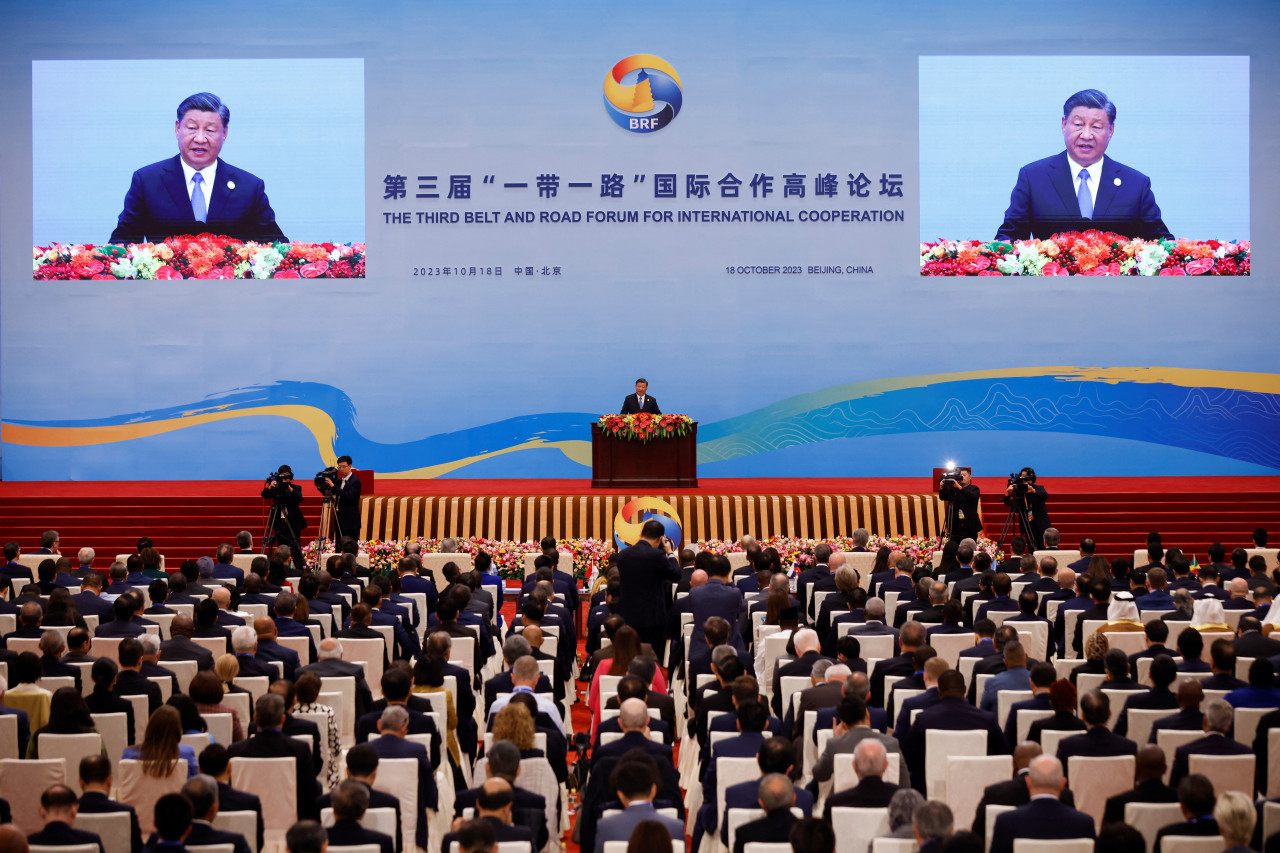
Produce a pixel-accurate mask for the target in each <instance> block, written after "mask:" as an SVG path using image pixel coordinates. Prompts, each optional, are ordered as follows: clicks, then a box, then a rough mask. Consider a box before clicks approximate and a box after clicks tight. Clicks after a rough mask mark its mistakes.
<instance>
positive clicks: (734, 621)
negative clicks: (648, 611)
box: [623, 580, 747, 651]
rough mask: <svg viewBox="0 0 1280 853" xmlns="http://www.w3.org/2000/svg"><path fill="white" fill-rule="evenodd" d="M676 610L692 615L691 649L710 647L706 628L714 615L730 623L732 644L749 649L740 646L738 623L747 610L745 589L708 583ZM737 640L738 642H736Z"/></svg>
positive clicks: (714, 582) (685, 599) (691, 593)
mask: <svg viewBox="0 0 1280 853" xmlns="http://www.w3.org/2000/svg"><path fill="white" fill-rule="evenodd" d="M623 594H624V595H625V594H626V593H625V592H624V593H623ZM676 607H677V609H679V610H682V611H683V612H687V613H692V614H693V635H692V636H691V637H690V638H689V645H690V646H691V647H692V648H695V649H696V648H699V647H700V646H705V645H706V644H707V635H706V634H705V633H704V632H703V625H705V624H706V621H707V620H708V619H710V618H711V617H712V616H719V617H721V618H722V619H724V620H725V621H726V622H728V623H729V631H730V637H731V639H730V642H731V643H732V644H733V645H734V647H736V648H738V650H739V651H746V646H744V645H741V643H742V640H741V637H740V636H739V623H740V620H741V617H742V614H743V613H745V612H746V609H747V604H746V599H744V598H743V597H742V590H740V589H738V588H737V587H734V586H731V585H729V584H725V583H720V582H719V581H715V580H709V581H707V582H706V583H705V584H703V585H702V586H700V587H698V588H697V589H695V590H691V591H690V592H689V594H688V595H687V596H686V597H685V598H683V599H682V600H681V601H679V602H678V603H677V604H676ZM734 640H737V642H733V641H734Z"/></svg>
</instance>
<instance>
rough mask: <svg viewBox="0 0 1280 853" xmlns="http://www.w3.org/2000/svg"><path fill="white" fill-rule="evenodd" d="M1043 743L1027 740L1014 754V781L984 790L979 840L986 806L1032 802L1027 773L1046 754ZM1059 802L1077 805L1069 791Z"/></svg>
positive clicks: (983, 836) (979, 812) (975, 827)
mask: <svg viewBox="0 0 1280 853" xmlns="http://www.w3.org/2000/svg"><path fill="white" fill-rule="evenodd" d="M1043 754H1044V753H1043V751H1042V750H1041V748H1040V744H1038V743H1033V742H1031V741H1026V742H1024V743H1020V744H1018V746H1017V748H1016V749H1014V751H1013V778H1012V779H1006V780H1005V781H1003V782H996V783H994V784H992V785H988V786H987V787H986V788H984V789H983V791H982V799H981V800H979V801H978V808H977V811H976V812H975V817H974V819H973V831H974V834H975V835H976V836H977V837H978V839H979V840H980V841H983V840H985V839H986V834H987V806H1014V807H1017V806H1025V805H1026V804H1027V803H1029V802H1031V791H1030V789H1029V788H1028V787H1027V774H1028V773H1029V772H1030V766H1031V761H1032V760H1033V759H1035V758H1038V757H1039V756H1041V755H1043ZM1058 799H1060V800H1061V801H1062V804H1063V805H1065V806H1074V805H1075V798H1074V797H1073V796H1072V794H1071V791H1070V790H1069V789H1068V788H1065V787H1064V788H1063V789H1062V793H1061V794H1060V795H1059V797H1058Z"/></svg>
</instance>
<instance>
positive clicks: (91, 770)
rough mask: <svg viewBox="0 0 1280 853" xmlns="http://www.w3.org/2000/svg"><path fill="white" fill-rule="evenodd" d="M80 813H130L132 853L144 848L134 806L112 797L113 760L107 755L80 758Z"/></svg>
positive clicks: (130, 845)
mask: <svg viewBox="0 0 1280 853" xmlns="http://www.w3.org/2000/svg"><path fill="white" fill-rule="evenodd" d="M80 790H81V791H83V792H84V793H83V794H81V795H80V811H79V813H80V814H128V815H129V827H130V832H129V838H130V844H129V847H130V850H131V851H132V853H139V851H141V850H142V831H141V829H140V828H139V826H138V814H137V812H135V811H134V810H133V806H130V805H127V804H125V803H118V802H116V801H115V800H113V799H111V762H110V760H108V758H107V757H106V756H105V755H86V756H85V757H84V758H82V759H80Z"/></svg>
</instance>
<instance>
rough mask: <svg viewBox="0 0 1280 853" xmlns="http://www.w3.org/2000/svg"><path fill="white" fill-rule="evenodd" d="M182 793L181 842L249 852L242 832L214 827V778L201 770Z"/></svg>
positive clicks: (217, 806) (240, 852)
mask: <svg viewBox="0 0 1280 853" xmlns="http://www.w3.org/2000/svg"><path fill="white" fill-rule="evenodd" d="M182 795H183V796H184V797H186V798H187V799H188V800H190V801H191V832H190V833H189V834H188V835H187V837H186V838H185V839H184V841H183V843H184V844H185V845H186V846H198V847H205V846H208V845H210V844H230V845H231V849H232V853H249V842H248V841H247V840H246V839H245V837H244V836H243V835H239V834H238V833H234V832H226V831H224V830H220V829H215V828H214V826H213V819H214V818H215V817H217V816H218V812H219V811H220V809H219V802H218V780H217V779H214V778H213V777H212V776H206V775H204V774H203V773H201V774H198V775H196V776H192V777H191V778H190V779H188V780H187V784H185V785H183V786H182ZM383 853H386V851H383Z"/></svg>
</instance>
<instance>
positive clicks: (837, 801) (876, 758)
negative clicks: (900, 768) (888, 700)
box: [739, 737, 899, 837]
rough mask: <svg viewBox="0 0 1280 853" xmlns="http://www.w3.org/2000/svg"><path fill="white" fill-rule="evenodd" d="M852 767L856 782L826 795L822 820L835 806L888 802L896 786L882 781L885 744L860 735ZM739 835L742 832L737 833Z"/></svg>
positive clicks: (886, 764) (886, 757)
mask: <svg viewBox="0 0 1280 853" xmlns="http://www.w3.org/2000/svg"><path fill="white" fill-rule="evenodd" d="M853 767H854V769H855V770H856V771H857V772H858V784H857V785H855V786H853V787H852V788H847V789H845V790H843V791H836V792H834V793H832V794H831V796H829V797H827V806H826V811H825V812H824V814H823V818H824V819H825V820H828V821H829V820H831V819H832V815H831V810H832V809H834V808H843V807H846V806H848V807H852V808H866V809H878V808H884V807H887V806H888V805H889V801H890V800H892V799H893V795H894V794H896V793H897V792H898V790H899V787H898V786H897V785H895V784H893V783H892V782H886V781H884V778H883V777H884V774H885V772H886V771H887V770H888V769H889V753H888V752H887V751H886V750H885V748H884V744H883V743H881V742H880V741H879V740H877V739H875V738H874V737H867V738H863V739H862V740H860V741H858V745H857V746H855V747H854V748H853ZM739 837H741V836H739Z"/></svg>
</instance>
